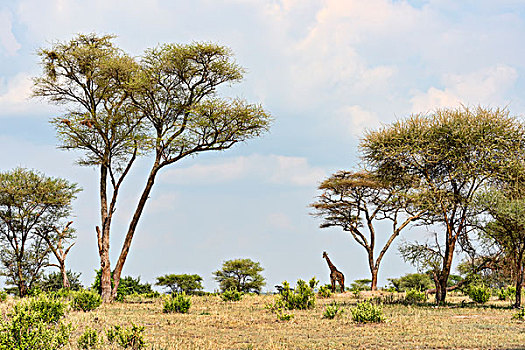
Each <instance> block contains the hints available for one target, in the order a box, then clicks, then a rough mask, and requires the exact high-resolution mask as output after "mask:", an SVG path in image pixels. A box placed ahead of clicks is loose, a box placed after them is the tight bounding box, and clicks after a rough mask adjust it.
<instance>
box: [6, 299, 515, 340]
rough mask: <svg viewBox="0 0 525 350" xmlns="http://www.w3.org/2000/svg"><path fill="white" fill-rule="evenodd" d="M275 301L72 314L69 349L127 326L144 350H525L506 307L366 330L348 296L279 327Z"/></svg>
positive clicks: (442, 312) (460, 308) (429, 314)
mask: <svg viewBox="0 0 525 350" xmlns="http://www.w3.org/2000/svg"><path fill="white" fill-rule="evenodd" d="M365 297H366V296H361V299H360V300H363V298H365ZM274 298H275V296H267V295H265V296H249V295H248V296H244V298H243V300H242V301H240V302H224V301H222V300H221V299H220V298H219V297H217V296H201V297H193V298H192V307H191V309H190V312H189V313H188V314H164V313H162V306H163V303H162V300H161V299H157V300H156V301H155V302H152V303H134V304H130V303H114V304H112V305H104V306H101V307H100V308H98V309H97V310H95V311H92V312H87V313H84V312H77V311H70V312H69V313H68V316H67V318H66V322H71V323H72V324H73V326H74V327H75V330H74V332H73V334H72V341H71V343H72V345H71V346H70V347H69V348H70V349H76V340H77V339H78V337H79V336H80V335H81V334H82V333H83V332H84V330H85V329H86V328H87V327H91V328H94V329H97V330H99V331H100V332H101V333H103V331H104V330H105V329H107V328H109V327H111V326H113V325H117V324H119V325H122V326H129V325H131V323H134V324H136V325H141V326H144V327H145V340H146V342H147V344H148V346H147V349H158V350H160V349H181V350H191V349H206V350H212V349H213V350H217V349H239V350H241V349H272V350H274V349H275V350H277V349H283V350H284V349H287V350H291V349H294V350H296V349H326V350H328V349H334V350H335V349H353V348H360V349H524V348H525V323H523V322H519V321H516V320H512V315H513V314H514V313H515V310H512V309H510V308H508V302H499V301H495V300H491V301H490V302H489V303H488V304H487V305H484V306H476V305H474V304H471V303H463V304H462V303H461V301H462V299H464V298H462V297H455V298H454V297H452V298H451V299H450V300H451V301H453V303H452V304H451V305H450V306H446V307H439V308H437V307H434V306H432V305H427V306H404V305H384V306H383V312H384V315H385V317H386V321H385V322H383V323H380V324H364V325H363V324H356V323H354V322H353V321H352V315H351V312H350V309H351V308H352V307H353V306H354V305H355V304H356V302H357V301H358V300H357V299H356V298H355V297H354V296H353V294H352V293H348V292H347V293H345V294H344V295H340V294H339V295H336V296H333V297H331V298H327V299H320V298H318V299H317V305H316V307H315V308H314V309H311V310H294V311H290V312H291V313H293V314H294V315H295V317H294V318H293V319H292V320H290V321H278V320H277V317H276V315H275V314H274V313H272V312H270V311H269V310H267V309H266V308H265V306H266V305H267V304H269V303H272V302H273V301H274ZM333 301H337V302H338V303H340V304H341V305H343V307H344V309H345V312H344V313H343V314H342V316H339V317H336V318H334V319H331V320H330V319H325V318H323V317H322V315H323V312H324V310H325V307H326V305H327V304H329V303H330V302H333ZM9 304H10V303H9V302H8V303H7V304H4V308H7V307H8V305H9ZM11 304H12V303H11ZM101 348H103V349H110V348H111V347H110V346H109V345H104V346H102V347H101ZM113 348H114V349H116V347H113Z"/></svg>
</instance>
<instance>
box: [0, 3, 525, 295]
mask: <svg viewBox="0 0 525 350" xmlns="http://www.w3.org/2000/svg"><path fill="white" fill-rule="evenodd" d="M130 4H132V5H130ZM89 32H96V33H99V34H116V35H117V36H118V38H117V39H116V43H117V44H118V45H119V46H120V47H121V48H123V49H124V50H126V51H127V52H129V53H130V54H132V55H140V54H141V52H143V50H144V49H146V48H149V47H153V46H155V45H157V44H158V43H168V42H174V43H189V42H192V41H213V42H217V43H220V44H223V45H226V46H229V47H231V48H232V50H233V51H234V53H235V57H236V60H237V61H238V63H239V64H241V65H242V66H244V67H245V68H246V69H247V74H246V76H245V79H244V81H243V82H242V83H240V84H237V85H235V86H232V87H230V88H225V89H224V90H223V91H222V93H223V94H224V95H227V96H240V97H242V98H245V99H247V100H249V101H251V102H258V103H262V104H263V106H264V107H265V108H266V110H268V111H269V112H270V113H271V114H272V115H273V117H274V118H275V122H274V124H273V126H272V129H271V132H270V133H269V134H267V135H265V136H264V137H262V138H260V139H257V140H252V141H250V142H247V143H245V144H239V145H236V146H235V147H234V148H233V149H231V150H228V151H225V152H220V153H213V154H212V153H210V154H203V155H200V156H197V157H194V158H191V159H186V160H184V161H182V162H180V163H179V164H176V165H174V166H172V167H170V168H168V169H164V171H163V172H162V174H161V176H160V177H159V179H158V181H157V184H156V188H155V189H154V191H153V194H152V196H151V198H150V201H149V203H148V205H147V207H146V210H145V213H144V215H143V217H142V220H141V222H140V224H139V227H138V230H137V234H136V237H135V239H134V242H133V245H132V248H131V252H130V255H129V257H128V261H127V263H126V265H125V268H124V274H125V275H131V276H139V275H140V276H141V279H142V280H143V281H148V282H154V281H155V277H157V276H160V275H163V274H166V273H198V274H200V275H201V276H203V278H204V284H205V287H206V289H207V290H213V289H215V288H216V287H217V285H216V283H215V281H214V280H213V278H212V275H211V273H212V272H213V271H215V270H216V269H218V268H219V267H220V266H221V264H222V261H224V260H227V259H231V258H240V257H243V258H244V257H249V258H252V259H253V260H256V261H259V262H260V263H261V265H262V266H263V267H264V268H265V271H264V275H265V277H266V278H267V280H268V287H269V288H270V289H271V288H272V287H273V285H275V284H277V283H280V282H281V281H283V280H285V279H286V280H288V281H295V280H297V279H298V278H303V279H309V278H310V277H311V276H314V275H315V276H316V277H317V278H319V279H320V280H321V281H322V282H328V280H329V277H328V275H329V272H328V268H327V266H326V263H325V261H324V260H322V258H321V254H322V252H323V250H326V251H327V252H328V253H329V255H330V257H331V258H332V261H333V262H334V263H335V264H336V266H337V267H338V268H339V269H340V270H341V271H343V272H344V273H345V276H346V279H347V280H348V281H351V280H355V279H359V278H366V277H368V275H369V273H368V267H367V264H366V256H365V254H364V251H363V249H362V248H361V247H359V246H358V245H357V244H356V243H355V242H353V241H352V240H351V238H350V237H349V236H348V235H347V234H345V233H343V232H341V231H340V230H337V229H323V230H321V229H319V228H318V225H319V220H318V219H316V218H313V217H312V216H310V215H309V212H310V209H309V208H308V204H309V203H311V202H312V201H314V200H315V196H316V195H317V190H316V187H317V185H318V183H319V182H320V181H322V179H323V178H325V177H326V176H328V175H329V174H331V173H333V172H335V171H337V170H339V169H353V168H356V166H357V165H358V162H359V159H358V155H359V150H358V147H357V146H358V143H359V138H360V137H361V136H362V134H363V131H364V130H366V129H374V128H377V127H380V126H381V125H384V124H388V123H390V122H392V121H394V120H396V119H400V118H403V117H406V116H407V115H409V114H411V113H419V112H428V111H432V110H434V109H435V108H439V107H456V106H458V105H459V104H460V103H463V104H466V105H477V104H482V105H486V106H507V107H508V108H509V110H510V111H511V113H512V114H513V115H517V116H522V115H523V113H524V112H525V100H524V95H523V91H524V90H525V89H524V88H525V79H524V78H525V45H523V38H524V36H525V2H524V1H518V0H514V1H513V0H501V1H489V0H486V1H483V0H477V1H474V0H472V1H461V2H459V1H453V0H450V1H449V0H441V1H437V0H436V1H434V0H429V1H424V0H414V1H392V0H369V1H362V0H324V1H321V0H315V1H314V0H280V1H278V0H268V1H263V0H259V1H256V0H195V1H178V0H177V1H167V0H166V1H162V0H156V1H155V0H149V1H146V0H144V1H140V0H137V1H133V2H129V1H126V0H112V1H108V0H93V1H80V0H47V1H40V0H18V1H15V0H4V1H2V2H1V3H0V120H1V122H2V128H1V129H0V164H1V167H0V169H1V170H2V171H6V170H10V169H12V168H13V167H16V166H23V167H28V168H34V169H38V170H40V171H43V172H45V173H46V174H48V175H52V176H60V177H64V178H67V179H69V180H70V181H74V182H77V183H78V184H79V185H80V186H81V187H82V188H83V189H84V191H83V192H82V193H80V194H79V196H78V199H77V200H76V201H75V203H74V212H75V217H74V218H73V220H74V221H75V223H74V226H75V227H76V229H77V232H78V240H77V243H76V245H75V247H74V248H73V249H72V251H71V253H70V256H69V258H68V264H69V266H70V267H71V268H72V269H73V270H74V271H79V272H82V279H83V281H84V283H86V284H89V283H91V281H92V279H93V276H94V270H95V269H96V268H98V265H99V261H98V255H97V249H96V239H95V231H94V226H95V225H97V224H98V202H97V188H96V183H97V172H96V170H95V169H93V168H84V167H79V166H77V165H75V159H76V158H77V156H78V154H75V153H73V152H64V151H61V150H58V149H57V148H56V145H57V141H56V139H55V133H54V130H53V129H52V127H51V125H49V123H48V121H49V119H50V118H51V117H52V116H55V115H57V114H60V113H61V110H60V109H59V108H57V107H54V106H50V105H47V104H46V103H44V102H42V101H39V100H35V99H28V96H29V94H30V90H31V77H33V76H36V75H38V74H39V72H40V67H39V65H38V57H37V56H36V54H35V51H36V50H37V49H38V48H39V47H46V46H49V45H50V43H52V42H54V41H57V40H60V41H64V40H69V39H70V38H72V37H73V36H74V35H75V34H76V33H89ZM148 161H149V160H148V159H143V160H141V162H142V163H141V165H140V166H139V167H138V168H136V169H135V170H134V172H133V173H132V178H130V179H129V180H128V181H129V183H127V184H126V186H125V188H124V189H123V190H124V192H123V193H122V195H121V196H122V197H121V202H120V207H119V209H118V212H117V219H116V221H115V226H114V227H113V241H112V250H111V255H112V257H113V261H114V260H115V257H116V256H117V254H118V252H119V250H120V244H121V239H122V233H123V232H124V229H125V227H126V223H127V222H128V220H129V217H130V215H131V214H130V210H131V209H132V207H133V204H134V203H135V201H136V199H137V195H138V193H137V191H136V189H137V188H140V183H141V179H142V178H143V177H144V175H145V172H146V171H147V168H148ZM383 230H384V231H385V233H386V232H387V230H388V227H384V228H383ZM427 234H428V233H427V232H426V231H425V230H422V229H421V228H419V229H413V230H410V231H409V232H406V237H405V238H406V239H408V240H410V239H418V240H424V238H425V236H426V235H427ZM398 242H399V241H398ZM396 248H397V245H396V244H394V247H392V249H391V251H390V252H389V253H387V256H386V257H385V261H384V262H383V264H382V268H381V270H380V275H379V284H380V285H385V284H386V283H387V280H386V279H387V278H389V277H396V276H400V275H402V274H404V273H406V272H412V271H414V269H413V268H412V267H411V266H409V265H407V264H405V263H404V262H403V261H402V260H401V259H400V257H399V255H398V253H397V249H396Z"/></svg>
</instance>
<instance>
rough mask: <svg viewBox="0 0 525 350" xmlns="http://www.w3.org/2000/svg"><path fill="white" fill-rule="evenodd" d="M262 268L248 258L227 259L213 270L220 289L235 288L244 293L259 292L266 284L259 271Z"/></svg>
mask: <svg viewBox="0 0 525 350" xmlns="http://www.w3.org/2000/svg"><path fill="white" fill-rule="evenodd" d="M263 270H264V269H263V268H262V267H261V265H260V264H259V263H258V262H255V261H252V260H250V259H234V260H227V261H225V262H224V263H223V264H222V268H221V269H220V270H217V271H215V272H214V273H213V274H214V275H215V280H216V281H217V282H219V286H220V288H221V290H222V291H226V290H229V289H236V290H237V291H239V292H244V293H250V292H255V293H260V292H261V288H262V287H263V286H264V285H266V282H265V281H264V277H263V276H262V275H261V272H262V271H263Z"/></svg>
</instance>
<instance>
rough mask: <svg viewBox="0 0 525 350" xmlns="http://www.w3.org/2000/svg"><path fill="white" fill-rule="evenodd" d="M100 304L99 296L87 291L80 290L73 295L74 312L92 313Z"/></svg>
mask: <svg viewBox="0 0 525 350" xmlns="http://www.w3.org/2000/svg"><path fill="white" fill-rule="evenodd" d="M101 303H102V300H101V298H100V295H98V294H97V293H95V292H92V291H89V290H81V291H79V292H75V293H74V294H73V302H72V307H73V309H75V310H82V311H84V312H87V311H92V310H95V309H96V308H97V307H99V306H100V304H101Z"/></svg>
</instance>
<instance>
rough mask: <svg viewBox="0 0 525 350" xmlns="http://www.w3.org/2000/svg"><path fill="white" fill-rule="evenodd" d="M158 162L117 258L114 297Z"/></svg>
mask: <svg viewBox="0 0 525 350" xmlns="http://www.w3.org/2000/svg"><path fill="white" fill-rule="evenodd" d="M157 164H158V161H156V162H155V164H154V166H153V168H152V169H151V172H150V174H149V177H148V181H147V182H146V187H144V190H143V191H142V195H141V197H140V200H139V203H138V204H137V208H136V209H135V213H134V214H133V218H132V220H131V222H130V224H129V228H128V232H127V234H126V238H125V239H124V243H123V244H122V249H121V251H120V256H119V258H118V260H117V264H116V265H115V270H113V290H112V293H111V295H112V297H113V298H116V296H117V289H118V286H119V284H120V276H121V274H122V269H123V267H124V263H125V262H126V258H127V256H128V253H129V248H130V247H131V240H132V239H133V235H134V234H135V230H136V228H137V225H138V223H139V219H140V217H141V215H142V211H143V210H144V207H145V205H146V202H147V200H148V198H149V195H150V193H151V189H152V188H153V184H154V183H155V177H156V176H157V172H158V171H159V169H160V168H159V167H158V165H157Z"/></svg>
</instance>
